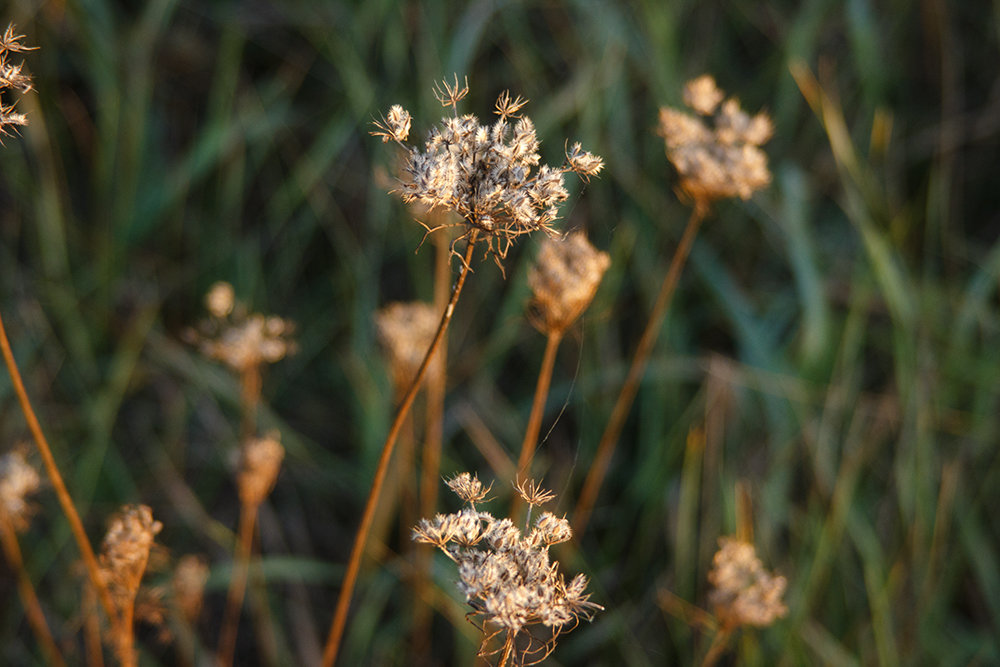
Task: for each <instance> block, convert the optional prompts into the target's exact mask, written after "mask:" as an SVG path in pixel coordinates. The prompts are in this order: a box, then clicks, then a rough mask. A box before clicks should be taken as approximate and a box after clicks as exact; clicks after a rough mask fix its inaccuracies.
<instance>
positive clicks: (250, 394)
mask: <svg viewBox="0 0 1000 667" xmlns="http://www.w3.org/2000/svg"><path fill="white" fill-rule="evenodd" d="M261 386H262V380H261V376H260V364H251V365H250V366H248V367H246V368H244V369H243V370H242V371H240V410H241V413H242V414H241V424H240V440H241V441H244V442H245V441H246V440H247V439H248V438H252V437H253V436H254V434H255V433H256V432H257V405H258V404H259V403H260V392H261Z"/></svg>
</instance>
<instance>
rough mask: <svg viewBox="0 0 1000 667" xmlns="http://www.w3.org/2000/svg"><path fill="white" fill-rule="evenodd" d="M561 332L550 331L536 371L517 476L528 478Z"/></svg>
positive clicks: (518, 460) (561, 335)
mask: <svg viewBox="0 0 1000 667" xmlns="http://www.w3.org/2000/svg"><path fill="white" fill-rule="evenodd" d="M562 337H563V332H562V331H550V332H549V337H548V340H547V341H546V343H545V355H544V356H543V357H542V368H541V370H539V371H538V382H537V383H536V385H535V398H534V400H533V401H532V402H531V415H530V416H529V417H528V427H527V428H526V429H525V431H524V441H523V442H522V443H521V456H520V457H519V458H518V459H517V476H518V477H521V476H524V475H527V476H530V473H531V470H530V468H531V459H532V458H533V457H534V456H535V447H536V446H537V444H538V432H539V431H540V430H541V428H542V415H543V414H544V413H545V401H546V399H548V397H549V386H550V385H551V383H552V369H553V368H554V367H555V364H556V351H557V350H558V349H559V343H560V342H561V341H562Z"/></svg>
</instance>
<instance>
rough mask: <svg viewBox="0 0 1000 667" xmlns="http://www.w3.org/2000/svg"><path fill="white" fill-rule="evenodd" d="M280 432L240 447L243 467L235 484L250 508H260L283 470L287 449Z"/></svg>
mask: <svg viewBox="0 0 1000 667" xmlns="http://www.w3.org/2000/svg"><path fill="white" fill-rule="evenodd" d="M279 438H280V436H279V434H278V433H277V432H274V433H269V434H268V435H266V436H265V437H263V438H251V439H250V440H248V441H247V442H245V443H244V444H243V448H242V449H241V450H240V470H239V472H238V473H237V476H236V486H237V488H238V490H239V494H240V502H241V503H243V505H245V506H247V507H257V506H259V505H260V504H261V503H262V502H264V500H265V499H266V498H267V497H268V496H269V495H270V494H271V490H272V489H273V488H274V483H275V482H276V481H277V479H278V473H279V472H280V471H281V461H282V460H283V459H284V458H285V448H284V447H282V446H281V442H280V440H279Z"/></svg>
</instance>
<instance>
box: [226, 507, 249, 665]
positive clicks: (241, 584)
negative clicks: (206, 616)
mask: <svg viewBox="0 0 1000 667" xmlns="http://www.w3.org/2000/svg"><path fill="white" fill-rule="evenodd" d="M257 509H258V506H257V505H252V506H251V505H241V506H240V528H239V535H238V536H237V538H236V553H235V554H234V558H233V574H232V576H231V577H230V579H229V593H228V594H227V595H226V611H225V614H224V615H223V617H222V618H223V621H222V629H221V631H220V632H219V648H218V650H217V651H216V653H217V657H216V661H217V664H218V665H220V667H229V665H232V664H233V656H234V655H235V654H236V631H237V628H238V627H239V624H240V609H242V607H243V597H244V595H245V594H246V590H247V576H248V573H249V571H250V554H251V552H252V550H253V535H254V528H255V527H256V525H257Z"/></svg>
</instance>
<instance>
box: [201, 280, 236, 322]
mask: <svg viewBox="0 0 1000 667" xmlns="http://www.w3.org/2000/svg"><path fill="white" fill-rule="evenodd" d="M234 305H236V292H235V291H234V290H233V286H232V285H230V284H229V283H227V282H225V281H220V282H217V283H215V284H214V285H212V286H211V287H210V288H209V289H208V294H206V295H205V307H206V308H208V312H210V313H211V314H212V317H218V318H220V319H221V318H223V317H227V316H228V315H229V314H230V313H231V312H233V306H234Z"/></svg>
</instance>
